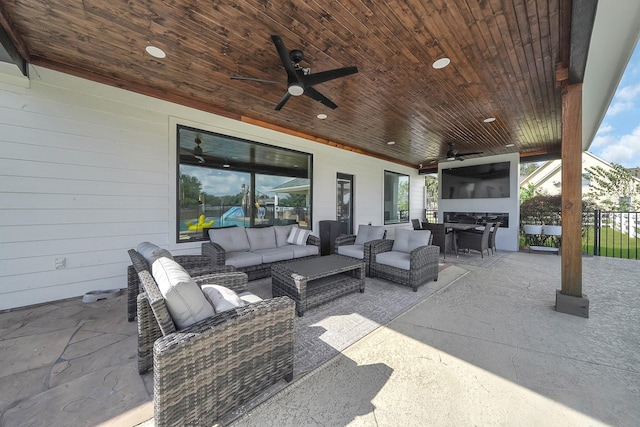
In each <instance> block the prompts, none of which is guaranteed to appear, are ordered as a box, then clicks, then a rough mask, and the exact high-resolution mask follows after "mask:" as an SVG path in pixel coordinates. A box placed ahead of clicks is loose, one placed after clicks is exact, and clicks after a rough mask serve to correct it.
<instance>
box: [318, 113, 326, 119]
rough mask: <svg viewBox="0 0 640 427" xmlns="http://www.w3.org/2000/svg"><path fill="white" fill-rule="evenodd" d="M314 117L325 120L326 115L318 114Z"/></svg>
mask: <svg viewBox="0 0 640 427" xmlns="http://www.w3.org/2000/svg"><path fill="white" fill-rule="evenodd" d="M316 117H317V118H319V119H320V120H324V119H326V118H327V115H326V114H324V113H320V114H318V115H317V116H316Z"/></svg>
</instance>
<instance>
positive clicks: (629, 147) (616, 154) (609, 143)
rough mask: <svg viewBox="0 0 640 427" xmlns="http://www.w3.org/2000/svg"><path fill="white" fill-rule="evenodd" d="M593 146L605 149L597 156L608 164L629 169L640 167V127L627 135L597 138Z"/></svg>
mask: <svg viewBox="0 0 640 427" xmlns="http://www.w3.org/2000/svg"><path fill="white" fill-rule="evenodd" d="M596 141H597V144H596ZM592 145H594V146H596V147H603V149H602V150H601V151H600V154H597V155H598V156H600V157H602V158H603V159H605V160H606V161H608V162H612V163H619V164H621V165H622V166H624V167H628V168H630V167H637V166H640V126H638V127H636V128H635V129H634V130H633V131H632V132H631V133H630V134H627V135H622V136H615V137H614V136H611V135H605V136H599V137H596V138H595V139H594V143H593V144H592Z"/></svg>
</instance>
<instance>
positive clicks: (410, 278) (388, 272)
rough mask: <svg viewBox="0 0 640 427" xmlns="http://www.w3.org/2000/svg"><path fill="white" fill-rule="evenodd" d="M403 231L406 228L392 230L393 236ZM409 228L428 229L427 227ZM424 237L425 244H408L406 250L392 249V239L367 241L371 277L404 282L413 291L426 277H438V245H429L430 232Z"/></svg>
mask: <svg viewBox="0 0 640 427" xmlns="http://www.w3.org/2000/svg"><path fill="white" fill-rule="evenodd" d="M404 231H408V230H396V238H397V239H398V238H401V236H399V234H401V232H404ZM409 232H413V233H429V231H428V230H423V231H409ZM428 240H429V241H428V243H429V244H427V245H422V246H418V247H415V248H414V249H411V248H409V249H411V250H410V251H409V252H406V251H399V250H394V243H395V240H378V241H376V242H374V243H373V244H372V245H371V277H379V278H381V279H385V280H389V281H391V282H394V283H398V284H400V285H403V286H408V287H410V288H411V289H413V291H414V292H417V291H418V287H419V286H421V285H423V284H425V283H426V282H428V281H430V280H433V281H438V272H439V265H438V260H439V256H440V248H439V247H438V246H434V245H431V236H429V237H428ZM396 248H397V245H396ZM383 258H385V259H383Z"/></svg>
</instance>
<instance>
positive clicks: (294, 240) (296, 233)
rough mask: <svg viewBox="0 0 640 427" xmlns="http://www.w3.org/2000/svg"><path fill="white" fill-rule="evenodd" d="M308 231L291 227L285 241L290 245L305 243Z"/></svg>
mask: <svg viewBox="0 0 640 427" xmlns="http://www.w3.org/2000/svg"><path fill="white" fill-rule="evenodd" d="M309 233H311V232H310V231H309V230H303V229H301V228H298V227H293V228H292V229H291V233H289V237H288V238H287V243H289V244H292V245H306V244H307V239H308V238H309Z"/></svg>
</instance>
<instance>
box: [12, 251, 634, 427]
mask: <svg viewBox="0 0 640 427" xmlns="http://www.w3.org/2000/svg"><path fill="white" fill-rule="evenodd" d="M460 267H462V268H465V269H467V270H469V274H466V275H465V276H464V277H462V278H461V279H459V280H458V281H456V282H454V283H453V284H451V285H450V286H448V287H446V288H445V289H443V290H441V291H440V292H438V293H436V294H434V295H432V296H430V297H429V298H427V299H426V300H425V301H423V302H421V303H420V304H418V305H416V306H415V307H414V308H413V309H411V310H409V311H408V312H406V313H404V314H403V315H401V316H399V317H398V318H396V319H395V320H393V321H392V322H390V323H389V324H388V325H386V326H384V327H381V328H379V329H378V330H376V331H375V332H373V333H372V334H370V335H368V336H367V337H365V338H364V339H362V340H360V341H359V342H357V343H356V344H354V345H352V346H351V347H349V348H348V349H347V350H345V351H343V352H342V353H341V354H340V355H338V356H337V357H335V358H334V359H333V360H331V361H330V362H328V363H327V364H325V365H323V366H322V367H320V368H319V369H317V370H316V371H314V372H312V373H310V374H308V375H306V376H304V377H302V378H301V379H300V380H299V381H295V382H294V383H292V385H291V386H289V387H287V388H286V389H285V390H283V391H282V392H280V393H279V394H277V395H275V396H273V397H272V398H271V399H269V400H267V401H266V402H264V403H263V404H262V405H260V406H258V407H257V408H255V409H254V410H252V411H250V412H249V413H248V414H246V415H245V416H243V417H241V418H240V419H238V420H236V421H235V422H234V424H233V425H236V426H269V425H271V426H301V425H309V426H341V425H353V426H369V425H376V426H400V425H402V426H410V425H416V426H423V425H443V426H449V425H452V426H453V425H455V426H461V425H462V426H466V425H469V426H471V425H509V426H514V425H517V426H529V425H531V426H534V425H535V426H539V425H560V426H565V425H566V426H583V425H614V426H638V425H640V332H639V330H638V328H639V327H638V325H640V308H639V307H640V284H639V279H638V277H639V276H640V261H633V260H620V259H611V258H600V257H585V258H584V259H583V291H584V293H585V294H587V295H588V297H589V299H590V303H591V309H590V318H589V319H584V318H580V317H575V316H570V315H567V314H561V313H558V312H556V311H555V310H554V302H555V292H556V290H557V289H559V288H560V256H557V255H550V254H533V253H532V254H528V253H512V254H510V255H509V256H508V257H506V258H504V259H503V260H502V261H501V262H499V263H497V264H496V265H494V266H492V267H491V268H484V267H473V266H466V265H461V266H460ZM408 292H410V290H409V289H408ZM125 298H126V296H125V295H122V296H120V297H117V298H114V299H112V300H106V301H100V302H97V303H89V304H86V303H82V302H81V301H80V300H79V299H77V300H70V301H61V302H57V303H50V304H45V305H42V306H38V307H31V308H26V309H20V310H15V311H11V312H5V313H0V354H1V357H0V411H1V413H2V415H1V417H0V426H27V425H28V426H52V425H56V426H58V425H59V426H71V425H73V426H76V425H88V426H93V425H117V426H135V425H138V424H141V423H142V424H143V425H145V426H147V425H153V424H152V421H151V422H150V421H147V420H149V419H150V418H151V417H152V416H153V409H152V406H151V403H150V402H151V392H152V384H151V382H152V375H150V374H147V375H144V376H140V375H138V373H137V369H136V355H135V349H136V324H135V323H129V322H127V320H126V302H125Z"/></svg>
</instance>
